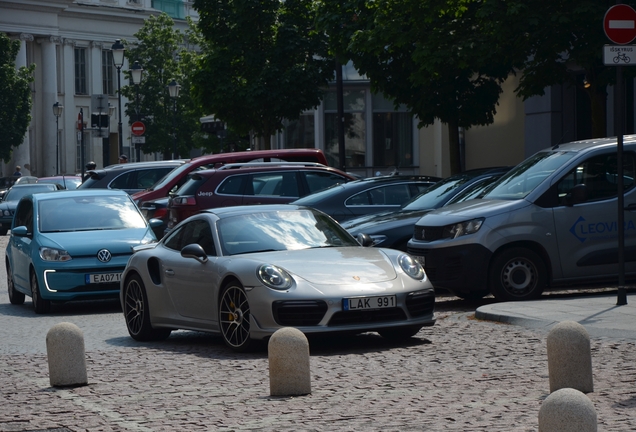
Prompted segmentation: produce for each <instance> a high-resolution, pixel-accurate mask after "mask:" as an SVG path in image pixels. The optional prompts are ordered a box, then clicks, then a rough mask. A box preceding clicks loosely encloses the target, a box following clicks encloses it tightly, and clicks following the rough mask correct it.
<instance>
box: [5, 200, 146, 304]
mask: <svg viewBox="0 0 636 432" xmlns="http://www.w3.org/2000/svg"><path fill="white" fill-rule="evenodd" d="M154 241H156V238H155V235H154V234H153V232H152V229H151V227H150V225H149V224H148V223H147V222H146V220H145V219H144V217H143V216H142V215H141V213H140V212H139V209H138V208H137V206H136V205H135V204H134V203H133V201H132V199H131V198H130V196H129V195H128V194H127V193H126V192H124V191H119V190H97V189H83V190H82V189H77V190H70V191H59V192H55V193H36V194H33V195H28V196H26V197H24V198H22V200H20V202H19V204H18V207H17V209H16V212H15V216H14V219H13V225H12V227H11V237H10V238H9V243H8V245H7V251H6V267H7V286H8V290H9V300H10V301H11V303H12V304H15V305H20V304H23V303H24V299H25V295H26V296H30V297H31V298H32V302H33V308H34V309H35V312H36V313H38V314H42V313H47V312H48V311H49V310H50V308H51V302H54V301H60V302H65V301H71V300H86V299H101V298H117V297H118V295H119V282H120V277H121V273H122V271H123V270H124V267H125V266H126V263H127V262H128V258H130V256H131V255H132V248H133V247H134V246H138V245H140V244H144V243H151V242H154Z"/></svg>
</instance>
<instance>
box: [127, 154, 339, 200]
mask: <svg viewBox="0 0 636 432" xmlns="http://www.w3.org/2000/svg"><path fill="white" fill-rule="evenodd" d="M277 161H287V162H316V163H320V164H323V165H327V158H326V157H325V154H324V153H323V152H322V150H320V149H316V148H301V149H278V150H254V151H242V152H233V153H219V154H214V155H207V156H199V157H196V158H193V159H190V160H189V161H188V162H187V163H185V164H183V165H181V166H180V167H179V168H177V169H175V170H173V171H171V172H170V173H169V174H167V175H166V176H165V177H164V178H162V179H161V180H159V181H158V182H157V183H156V184H154V185H153V186H152V187H151V188H149V189H146V190H143V191H140V192H137V193H135V194H133V195H132V198H133V200H134V201H135V203H137V205H138V206H140V207H141V204H142V203H143V202H145V201H150V200H155V199H158V198H164V197H167V196H168V194H169V193H170V192H171V191H176V190H177V189H178V188H179V187H180V186H181V185H183V183H185V181H186V180H187V179H188V174H190V173H191V172H193V171H197V170H204V169H210V168H218V167H220V166H222V165H225V164H229V163H243V162H277Z"/></svg>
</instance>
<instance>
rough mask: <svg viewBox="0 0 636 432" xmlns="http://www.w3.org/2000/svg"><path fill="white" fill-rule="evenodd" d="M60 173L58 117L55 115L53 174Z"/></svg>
mask: <svg viewBox="0 0 636 432" xmlns="http://www.w3.org/2000/svg"><path fill="white" fill-rule="evenodd" d="M59 173H60V117H59V116H57V115H56V116H55V175H58V174H59Z"/></svg>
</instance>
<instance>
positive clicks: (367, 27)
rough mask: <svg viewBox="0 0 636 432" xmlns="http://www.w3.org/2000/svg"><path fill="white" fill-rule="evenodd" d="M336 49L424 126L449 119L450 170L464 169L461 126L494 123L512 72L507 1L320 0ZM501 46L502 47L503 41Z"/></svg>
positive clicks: (320, 12)
mask: <svg viewBox="0 0 636 432" xmlns="http://www.w3.org/2000/svg"><path fill="white" fill-rule="evenodd" d="M318 7H319V9H318V15H317V19H318V23H319V27H320V28H322V29H324V30H325V31H326V32H327V33H328V34H329V36H330V38H331V47H332V54H333V55H337V56H339V57H341V58H349V59H351V60H353V63H354V65H355V67H356V68H357V69H358V70H359V71H360V72H362V73H363V74H365V75H366V76H367V77H368V78H369V79H370V81H371V87H372V90H373V91H376V92H381V93H383V94H384V96H385V97H387V98H389V99H392V100H393V101H394V103H395V104H396V106H397V105H399V104H404V105H406V106H407V107H408V108H409V109H410V110H411V111H412V112H413V113H414V114H415V115H417V117H418V119H419V121H420V126H424V125H430V124H432V123H433V122H434V121H435V119H436V118H438V119H440V120H441V121H442V122H444V123H446V124H447V125H448V129H449V141H450V146H451V148H450V162H451V172H453V173H455V172H458V171H459V170H460V160H459V132H458V128H459V127H463V128H470V127H471V126H474V125H486V124H490V123H492V122H493V119H494V114H495V113H496V106H497V102H498V100H499V96H500V94H501V92H502V88H501V85H502V83H503V82H504V81H505V80H506V79H507V78H508V77H509V75H510V74H511V73H514V66H515V64H514V59H515V56H514V55H511V52H512V51H510V47H511V46H512V44H513V42H514V40H509V41H507V42H506V41H502V40H501V35H500V34H498V33H497V32H498V30H499V29H498V25H497V20H498V19H499V20H504V19H505V17H506V15H507V14H508V13H509V11H508V6H507V1H505V0H491V1H476V0H429V1H422V0H378V1H371V0H345V1H341V0H318ZM497 45H499V46H497Z"/></svg>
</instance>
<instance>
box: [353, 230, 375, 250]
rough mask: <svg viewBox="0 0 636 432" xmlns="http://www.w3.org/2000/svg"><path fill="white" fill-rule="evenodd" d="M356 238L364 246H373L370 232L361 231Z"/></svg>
mask: <svg viewBox="0 0 636 432" xmlns="http://www.w3.org/2000/svg"><path fill="white" fill-rule="evenodd" d="M356 240H358V243H360V244H361V245H362V246H364V247H369V246H373V239H372V238H371V236H370V235H369V234H365V233H360V234H358V235H357V236H356Z"/></svg>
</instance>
